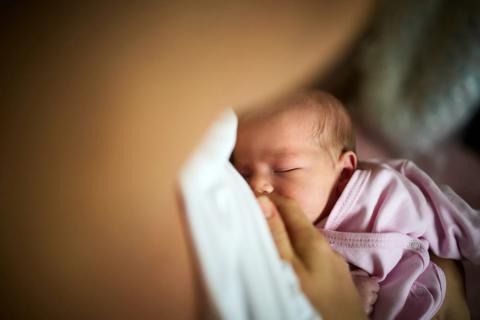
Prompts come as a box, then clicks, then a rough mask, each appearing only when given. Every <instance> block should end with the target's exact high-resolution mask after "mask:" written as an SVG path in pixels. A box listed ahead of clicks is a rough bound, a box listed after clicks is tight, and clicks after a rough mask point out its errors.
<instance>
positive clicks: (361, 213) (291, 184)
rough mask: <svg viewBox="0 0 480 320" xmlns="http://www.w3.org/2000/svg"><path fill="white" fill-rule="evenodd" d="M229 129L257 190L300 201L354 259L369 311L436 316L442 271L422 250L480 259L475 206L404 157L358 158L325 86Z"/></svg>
mask: <svg viewBox="0 0 480 320" xmlns="http://www.w3.org/2000/svg"><path fill="white" fill-rule="evenodd" d="M237 133H238V135H237V142H236V146H235V149H234V152H233V155H232V161H233V163H234V165H235V167H236V168H237V170H238V171H239V172H240V174H241V175H242V176H243V177H244V178H245V179H246V180H247V182H248V183H249V185H250V187H251V188H252V190H253V191H254V193H255V194H256V195H261V194H269V193H272V192H275V193H277V194H279V195H282V196H284V197H287V198H291V199H294V200H296V201H297V202H298V204H299V205H300V207H301V208H302V209H303V211H304V213H305V215H306V216H307V217H308V219H309V220H310V221H311V222H312V223H314V224H315V225H316V226H317V227H318V228H319V230H321V231H322V233H323V234H324V235H325V236H326V237H327V239H328V240H329V242H330V244H331V245H332V247H333V248H334V249H335V250H336V251H337V252H339V253H340V254H342V255H343V256H344V257H345V258H346V259H347V261H348V262H349V263H350V264H351V265H352V267H354V268H355V269H356V270H354V271H352V276H353V279H354V282H355V284H356V286H357V289H358V291H359V293H360V296H361V298H362V302H363V305H364V309H365V311H366V312H367V313H369V314H370V313H371V316H372V317H373V318H378V319H393V318H410V319H413V318H415V319H423V318H432V317H433V316H434V314H435V313H436V312H437V311H438V309H439V307H440V306H441V303H442V301H443V298H444V295H445V277H444V275H443V272H442V271H441V269H439V268H438V267H437V266H436V265H435V264H433V263H432V262H431V261H430V260H429V253H428V250H431V251H433V252H434V253H435V254H436V255H438V256H440V257H444V258H450V259H460V258H466V259H469V260H471V261H473V262H474V263H476V264H479V263H480V250H479V249H478V244H480V232H479V231H480V218H479V214H478V212H476V211H475V210H473V209H472V208H470V207H469V206H468V205H467V204H466V203H465V202H464V201H463V200H461V199H460V198H459V197H458V196H456V195H455V194H454V193H453V192H452V191H451V190H449V189H446V190H441V189H440V188H439V187H438V186H437V185H436V184H435V183H434V182H433V181H432V180H431V179H430V178H429V177H428V176H427V175H426V174H425V173H424V172H423V171H421V170H420V169H418V168H417V167H416V166H415V165H414V164H413V163H411V162H409V161H404V160H396V161H387V162H383V163H380V162H366V163H360V164H359V163H358V161H357V156H356V154H355V138H354V133H353V129H352V123H351V120H350V118H349V116H348V114H347V112H346V111H345V109H344V108H343V105H342V104H341V102H339V101H338V100H337V99H336V98H335V97H333V96H331V95H330V94H328V93H325V92H306V93H299V94H295V95H293V96H290V97H287V98H285V99H283V100H281V101H277V102H276V103H274V104H273V105H272V106H271V107H270V108H265V109H263V110H262V111H259V112H256V113H250V114H246V115H244V116H243V117H241V118H240V121H239V126H238V132H237ZM373 306H375V308H373V309H372V307H373ZM372 310H373V313H372Z"/></svg>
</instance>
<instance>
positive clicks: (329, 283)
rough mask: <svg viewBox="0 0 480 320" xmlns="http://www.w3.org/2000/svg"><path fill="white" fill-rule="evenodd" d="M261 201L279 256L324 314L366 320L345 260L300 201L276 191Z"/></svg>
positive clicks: (334, 317)
mask: <svg viewBox="0 0 480 320" xmlns="http://www.w3.org/2000/svg"><path fill="white" fill-rule="evenodd" d="M258 202H259V204H260V206H261V208H262V211H263V213H264V214H265V217H266V218H267V223H268V226H269V228H270V231H271V233H272V236H273V240H274V242H275V245H276V247H277V249H278V252H279V253H280V256H281V257H282V259H284V260H285V261H288V262H289V263H290V264H291V265H292V266H293V268H294V270H295V273H296V274H297V276H298V279H299V281H300V285H301V287H302V290H303V292H304V293H305V294H306V295H307V296H308V297H309V299H310V302H311V303H312V304H313V305H314V306H315V308H316V309H317V310H319V311H320V312H321V314H322V317H323V318H324V319H367V316H366V314H365V313H364V311H363V308H362V305H361V303H360V297H359V296H358V293H357V290H356V288H355V285H354V284H353V280H352V278H351V276H350V272H349V268H348V265H347V263H346V261H345V259H343V258H342V257H341V256H340V255H338V254H337V253H335V252H333V250H332V249H331V248H330V245H329V244H328V242H327V241H326V239H325V238H324V237H323V236H322V234H321V233H320V232H318V230H317V229H316V228H315V227H314V226H313V225H312V223H311V222H310V221H309V220H308V219H307V217H306V216H305V214H303V212H302V209H301V208H300V207H299V206H298V205H297V203H296V202H295V201H293V200H290V199H286V198H283V197H280V196H278V195H274V194H271V195H269V196H268V197H267V196H260V197H259V198H258ZM338 301H342V305H341V307H339V304H338Z"/></svg>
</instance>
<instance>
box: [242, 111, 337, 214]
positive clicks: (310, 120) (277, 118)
mask: <svg viewBox="0 0 480 320" xmlns="http://www.w3.org/2000/svg"><path fill="white" fill-rule="evenodd" d="M315 121H316V117H315V116H313V115H312V113H311V112H306V111H305V110H303V111H302V112H299V111H297V110H291V111H285V112H282V113H280V114H277V115H274V116H270V117H268V118H265V119H255V120H247V121H244V122H241V123H240V124H239V129H238V136H237V143H236V145H235V149H234V153H233V161H234V165H235V167H236V168H237V170H238V171H239V172H240V174H241V175H242V176H243V177H244V178H245V179H246V180H247V182H248V183H249V185H250V187H251V188H252V190H253V191H254V192H255V194H256V195H260V194H268V193H272V192H275V193H277V194H279V195H281V196H284V197H288V198H291V199H294V200H296V201H297V202H298V204H299V205H300V206H301V208H302V209H303V211H304V212H305V214H306V215H307V217H308V219H309V220H310V221H312V222H314V221H315V220H317V219H318V218H319V217H322V218H323V217H324V216H326V214H328V211H329V210H330V209H331V208H330V207H331V205H332V203H333V202H334V200H335V199H334V194H335V192H333V191H334V189H335V186H336V181H337V178H338V170H337V168H336V166H335V163H334V161H333V160H332V158H331V156H330V155H329V153H328V152H327V151H326V150H324V149H323V148H321V147H320V146H319V144H318V142H317V141H316V140H315V139H314V136H313V130H314V128H315Z"/></svg>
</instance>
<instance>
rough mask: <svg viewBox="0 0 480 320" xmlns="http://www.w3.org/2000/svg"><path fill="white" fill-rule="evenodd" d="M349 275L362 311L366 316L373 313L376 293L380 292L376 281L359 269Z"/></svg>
mask: <svg viewBox="0 0 480 320" xmlns="http://www.w3.org/2000/svg"><path fill="white" fill-rule="evenodd" d="M351 275H352V278H353V282H354V283H355V287H356V288H357V291H358V294H359V295H360V299H361V302H362V306H363V310H364V311H365V312H366V314H370V313H371V312H372V311H373V305H374V304H375V302H377V297H378V291H379V290H380V286H379V285H378V279H377V278H376V277H371V276H370V275H369V274H368V273H367V272H365V271H363V270H361V269H355V270H353V271H351Z"/></svg>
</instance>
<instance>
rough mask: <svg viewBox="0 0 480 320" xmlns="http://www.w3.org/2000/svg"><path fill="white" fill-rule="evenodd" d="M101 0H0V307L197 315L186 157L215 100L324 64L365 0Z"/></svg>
mask: <svg viewBox="0 0 480 320" xmlns="http://www.w3.org/2000/svg"><path fill="white" fill-rule="evenodd" d="M107 2H108V1H107ZM102 3H104V4H102V5H100V4H96V3H87V2H86V1H81V2H79V3H78V4H75V3H72V2H71V1H63V3H62V2H60V3H57V4H56V5H51V6H49V5H48V4H46V3H45V2H42V3H40V2H37V3H36V4H35V3H33V4H28V3H25V2H19V3H18V4H16V3H15V2H13V1H8V2H7V3H4V2H2V4H1V7H0V8H1V9H0V10H1V12H0V15H1V16H0V39H1V45H2V48H1V50H0V70H1V72H0V99H1V100H0V105H1V108H0V110H1V111H0V113H1V115H0V119H1V120H0V121H1V122H2V123H1V125H0V130H2V132H1V135H0V136H1V138H0V139H1V144H0V147H1V150H2V151H1V153H0V157H1V159H2V160H1V163H2V165H1V166H0V171H1V177H0V188H1V201H0V203H1V204H0V206H1V210H0V212H1V219H2V221H1V223H0V237H1V251H2V257H1V259H0V260H1V261H2V262H1V265H2V269H3V270H2V272H1V273H0V274H1V277H2V278H1V279H0V282H1V283H2V285H1V288H2V289H3V290H5V291H6V292H5V293H4V294H2V297H4V298H3V303H2V308H0V318H2V319H15V318H28V319H35V318H42V319H45V318H51V319H54V318H66V319H76V318H79V319H118V318H130V319H148V318H155V319H191V318H195V317H197V316H199V315H200V314H201V307H202V305H203V303H202V300H201V297H202V295H203V292H202V291H201V289H200V285H199V275H198V273H196V269H195V267H194V266H195V260H194V258H193V254H192V250H191V248H190V246H189V239H188V233H187V232H186V230H185V228H184V224H183V223H182V215H181V212H180V209H179V205H178V202H177V199H176V195H175V180H176V174H177V172H178V170H179V168H180V166H181V164H182V163H183V162H184V161H185V159H186V158H187V156H188V154H189V152H191V150H193V148H194V146H195V144H196V143H198V142H199V139H200V137H201V134H202V133H203V132H204V131H205V129H206V128H207V127H208V125H209V124H210V123H211V121H212V119H214V118H215V117H216V116H217V115H218V114H219V113H220V112H221V110H222V109H223V108H224V107H225V106H227V105H229V106H232V105H249V104H251V103H254V102H257V101H260V100H263V99H268V98H269V97H273V96H276V95H278V94H280V93H282V92H284V91H285V90H287V89H292V88H294V87H295V86H296V85H299V84H301V83H302V82H303V81H305V80H307V79H308V78H309V77H310V76H311V75H313V74H320V73H322V72H323V71H325V70H326V68H327V67H328V66H329V65H331V63H332V61H333V60H334V59H335V58H337V56H339V54H340V53H341V52H342V51H343V50H344V49H345V47H346V46H348V45H349V43H351V41H352V40H353V38H354V37H355V34H356V33H357V32H360V31H361V30H362V26H363V25H364V22H365V21H366V18H367V16H368V14H369V11H370V5H371V3H372V1H355V0H351V1H350V0H343V1H342V0H341V1H335V2H332V1H285V2H284V3H282V2H277V1H264V2H263V1H258V0H255V1H211V2H210V1H183V2H182V1H168V2H164V1H160V2H156V1H148V2H147V1H145V3H142V1H134V2H132V1H130V2H129V3H130V4H129V5H121V4H119V3H118V2H117V3H115V4H114V5H108V4H105V2H102Z"/></svg>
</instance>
